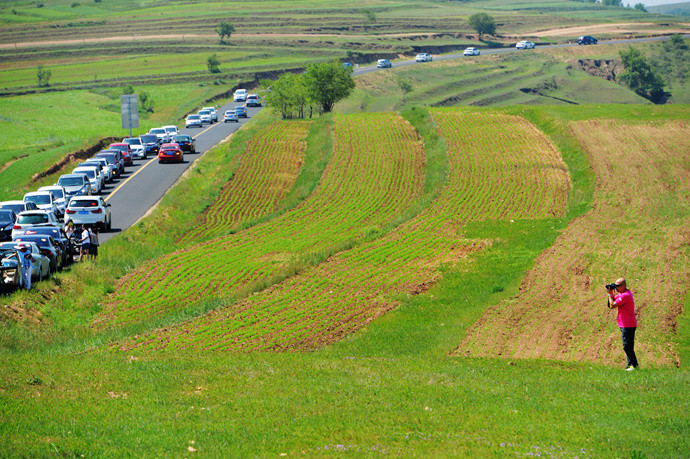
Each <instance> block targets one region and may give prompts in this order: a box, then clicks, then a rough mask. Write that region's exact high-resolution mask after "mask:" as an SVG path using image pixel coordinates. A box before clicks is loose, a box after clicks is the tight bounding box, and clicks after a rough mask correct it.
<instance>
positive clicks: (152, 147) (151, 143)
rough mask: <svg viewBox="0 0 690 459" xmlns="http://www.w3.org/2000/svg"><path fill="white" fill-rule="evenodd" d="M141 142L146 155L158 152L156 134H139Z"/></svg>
mask: <svg viewBox="0 0 690 459" xmlns="http://www.w3.org/2000/svg"><path fill="white" fill-rule="evenodd" d="M139 139H140V140H141V143H142V144H144V148H145V149H146V154H147V155H157V154H158V148H159V146H160V145H159V143H158V136H157V135H156V134H142V135H140V136H139Z"/></svg>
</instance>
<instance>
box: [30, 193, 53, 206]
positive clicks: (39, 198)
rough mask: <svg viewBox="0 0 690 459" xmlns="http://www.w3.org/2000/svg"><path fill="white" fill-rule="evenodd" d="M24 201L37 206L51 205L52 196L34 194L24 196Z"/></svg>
mask: <svg viewBox="0 0 690 459" xmlns="http://www.w3.org/2000/svg"><path fill="white" fill-rule="evenodd" d="M24 201H29V202H33V203H34V204H36V205H39V204H50V195H49V194H32V195H29V196H24Z"/></svg>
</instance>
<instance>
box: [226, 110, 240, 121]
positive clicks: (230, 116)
mask: <svg viewBox="0 0 690 459" xmlns="http://www.w3.org/2000/svg"><path fill="white" fill-rule="evenodd" d="M228 121H234V122H235V123H239V122H240V119H239V118H238V117H237V113H235V110H228V111H227V112H225V114H224V115H223V122H224V123H227V122H228Z"/></svg>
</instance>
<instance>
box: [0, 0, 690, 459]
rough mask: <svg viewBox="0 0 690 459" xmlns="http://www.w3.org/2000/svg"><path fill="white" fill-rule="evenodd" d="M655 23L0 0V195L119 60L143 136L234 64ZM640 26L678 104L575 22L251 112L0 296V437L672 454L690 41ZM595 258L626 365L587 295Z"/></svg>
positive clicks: (105, 97)
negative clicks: (159, 188)
mask: <svg viewBox="0 0 690 459" xmlns="http://www.w3.org/2000/svg"><path fill="white" fill-rule="evenodd" d="M39 5H40V6H39ZM363 8H369V9H371V10H372V11H374V12H375V16H376V20H375V21H373V22H368V21H367V20H366V19H365V16H364V15H363V13H362V9H363ZM480 11H484V12H489V13H490V14H491V15H493V16H495V17H496V19H497V22H498V23H499V30H498V32H499V36H498V37H495V38H494V39H492V42H483V41H480V40H478V38H477V36H476V34H475V33H474V32H473V31H472V30H471V29H470V28H469V25H468V23H467V19H468V18H469V16H470V15H471V14H473V13H475V12H480ZM654 19H657V20H658V23H659V24H654V25H643V26H640V27H639V31H638V33H639V34H644V33H646V32H645V31H646V30H649V29H651V28H655V27H662V28H663V27H668V28H671V27H675V26H676V25H677V24H676V22H675V21H676V20H677V18H676V19H671V18H668V17H663V16H661V17H658V18H657V16H656V15H647V14H644V13H642V12H640V11H638V10H633V9H630V8H609V7H603V6H600V5H592V4H586V3H584V2H575V1H568V0H544V1H540V2H527V1H524V0H510V1H502V0H470V1H463V2H420V1H418V0H407V1H401V0H375V1H367V2H355V3H352V2H350V3H344V2H341V1H339V0H326V1H323V0H319V1H307V0H303V1H298V0H295V1H290V2H276V1H256V2H224V1H210V0H208V1H199V2H188V1H177V0H171V1H165V0H144V1H139V0H137V1H134V0H102V1H99V2H95V1H93V0H78V1H77V2H74V1H73V0H41V1H24V0H9V1H6V2H3V3H2V5H0V23H2V24H3V27H2V28H1V30H0V45H3V44H4V45H6V46H5V47H0V92H2V94H3V95H2V96H0V145H2V147H1V148H0V192H2V194H3V196H4V198H3V199H11V198H19V197H21V195H22V194H23V193H24V192H25V191H28V190H31V189H35V188H36V187H38V186H40V185H43V184H47V183H52V182H54V179H55V177H56V175H57V174H54V175H52V176H48V177H45V178H44V179H42V180H39V181H36V182H33V181H32V177H33V175H34V174H36V173H37V172H41V171H44V170H46V169H47V168H48V167H50V166H51V165H53V164H55V163H56V162H58V161H60V160H62V159H63V158H64V157H65V156H66V155H68V154H70V153H73V152H75V151H77V150H79V149H82V148H85V147H87V146H90V145H93V144H95V143H96V142H97V141H99V140H100V139H103V138H107V137H111V136H116V137H121V136H124V135H125V132H124V131H123V130H121V129H120V114H119V104H118V97H119V94H120V93H121V92H122V88H123V87H124V86H125V85H127V84H134V85H135V89H136V91H137V92H139V91H146V92H147V93H148V94H149V95H150V96H151V98H152V99H153V100H154V102H155V111H154V113H152V114H148V115H145V116H144V115H142V119H141V124H142V127H141V128H140V130H141V131H142V132H143V131H144V130H146V129H148V128H149V127H152V126H155V125H161V124H168V123H176V122H178V121H179V120H181V119H182V118H183V117H184V115H185V114H187V113H189V112H190V111H192V110H195V109H196V108H198V107H200V106H202V105H207V104H208V103H207V101H208V100H209V99H211V98H212V97H214V96H216V95H218V94H223V93H225V92H227V91H229V90H231V89H232V88H233V87H234V86H235V85H237V84H238V83H240V82H244V83H245V84H246V83H247V82H253V75H254V72H256V71H264V72H272V71H275V70H280V69H284V68H286V67H290V68H300V67H303V66H305V65H307V64H308V63H309V62H313V61H315V60H322V59H325V58H331V57H334V58H343V59H345V58H347V59H358V60H357V62H360V63H362V64H363V63H365V62H372V61H374V60H375V59H376V58H377V56H379V55H385V56H386V57H389V56H390V57H391V58H393V59H395V58H402V57H401V56H403V55H404V56H408V57H409V56H411V55H414V53H416V52H417V51H421V50H426V49H429V50H432V52H433V54H438V53H439V52H451V51H455V50H457V49H461V48H462V47H464V46H477V45H478V46H481V47H484V46H510V45H511V44H512V43H514V42H515V41H516V39H517V38H518V37H529V36H531V34H533V33H535V32H538V31H541V30H548V29H554V28H559V27H570V26H575V25H590V24H600V23H604V22H616V23H617V22H652V20H654ZM221 20H228V21H230V22H231V23H233V24H234V25H235V27H236V29H237V31H236V34H234V35H233V36H232V37H231V38H230V39H228V42H229V43H228V44H227V45H221V44H219V43H218V37H217V35H215V33H214V31H213V26H214V25H215V24H216V23H217V22H219V21H221ZM661 24H668V25H661ZM129 27H132V28H134V29H135V30H136V31H137V32H136V34H138V35H136V34H135V36H132V37H131V40H129V38H130V36H131V35H132V34H131V29H129ZM167 35H172V36H167ZM182 35H184V38H183V37H182ZM606 35H608V34H604V35H602V36H606ZM613 35H615V34H613ZM111 36H120V37H122V40H118V41H112V42H105V43H103V42H98V41H90V40H96V39H99V38H103V37H111ZM33 40H38V41H54V42H56V43H55V44H42V45H33V46H20V45H21V44H22V43H26V42H28V41H33ZM68 40H74V42H68ZM80 40H83V41H82V42H81V43H79V41H80ZM564 40H566V41H567V38H564V37H558V36H554V37H549V36H545V37H541V38H539V39H534V41H539V42H541V43H544V42H550V41H564ZM14 43H17V44H18V46H16V47H14V46H12V45H13V44H14ZM636 46H637V45H636ZM639 46H640V48H641V49H642V50H643V51H644V53H645V54H646V55H647V56H648V57H649V58H650V61H651V62H652V63H653V65H654V66H655V68H657V69H660V70H661V71H662V72H663V75H664V78H665V79H666V81H667V84H668V88H669V90H670V91H672V93H673V96H672V102H673V103H672V104H669V105H665V106H654V105H651V104H648V103H647V101H645V100H644V99H641V98H640V97H638V96H636V95H635V94H633V93H632V92H631V91H628V90H627V89H626V88H624V87H623V86H620V85H618V84H615V83H612V82H609V81H606V80H605V79H603V78H601V77H595V76H590V75H588V74H587V73H585V72H584V71H583V70H581V69H580V67H579V66H578V64H577V61H578V59H590V60H607V59H615V58H617V57H618V51H619V50H620V49H624V48H625V46H624V45H606V46H603V45H601V46H596V47H578V48H561V49H552V50H536V51H534V52H525V53H519V54H513V55H506V56H497V55H496V56H490V55H482V56H478V57H474V58H468V59H462V60H456V61H445V62H440V61H435V62H432V63H428V64H424V65H415V66H409V67H402V68H398V69H394V70H391V71H383V72H375V73H372V74H368V75H364V76H362V77H358V78H357V88H356V90H355V92H354V94H353V95H352V96H351V97H350V98H348V99H347V100H344V101H342V102H341V103H339V104H338V106H337V109H336V113H335V114H326V115H323V116H316V117H314V118H313V119H310V120H295V121H279V120H277V119H276V116H277V115H275V114H274V113H271V111H270V110H262V111H261V112H260V113H259V114H257V115H255V116H253V117H252V119H251V122H249V123H246V124H245V125H243V127H242V128H241V129H240V130H238V131H237V132H236V133H235V134H233V136H232V138H231V140H230V141H229V142H227V143H224V144H222V145H220V146H218V147H216V148H214V149H212V150H210V151H208V152H206V153H205V154H204V155H203V157H201V158H199V159H198V160H197V161H195V163H194V165H193V166H192V169H191V170H190V171H189V173H188V174H185V177H184V179H183V180H181V181H179V182H178V183H177V184H176V186H175V187H173V188H172V189H171V190H170V191H169V192H168V193H167V194H166V196H165V197H164V198H163V199H162V201H161V202H160V203H159V205H158V206H157V207H156V209H155V210H153V211H152V212H151V214H150V215H148V216H147V217H146V218H145V219H143V220H141V221H139V222H138V223H137V224H136V225H134V226H133V227H131V228H129V229H128V230H127V231H125V232H123V233H122V234H120V235H118V236H117V237H115V238H113V239H111V240H110V241H109V242H108V243H107V244H105V245H103V246H102V247H101V248H100V255H99V258H98V260H97V261H95V262H92V261H87V262H84V263H80V264H76V265H74V266H72V267H71V268H70V269H67V270H64V271H63V272H61V273H58V274H56V275H54V276H53V277H52V278H51V279H50V280H48V281H44V282H41V283H38V284H35V285H34V286H33V289H32V291H30V292H25V291H19V292H14V293H8V294H3V295H2V296H1V298H2V302H1V304H2V306H1V307H0V312H2V314H0V444H2V453H1V454H0V455H2V456H3V457H47V456H53V455H59V456H74V457H82V456H83V457H89V456H174V457H192V456H194V455H197V454H207V455H213V456H232V457H238V456H283V455H286V456H293V455H301V456H336V455H341V454H350V455H356V456H378V455H384V454H385V455H388V454H393V455H398V456H403V455H404V456H412V455H414V456H472V457H485V456H498V457H514V456H539V457H544V456H548V457H612V458H631V459H632V458H635V459H637V458H644V457H660V458H668V457H670V458H682V457H687V454H688V453H687V451H689V450H690V440H689V439H690V416H689V415H688V413H690V403H689V402H688V397H687V392H688V387H689V385H690V377H689V373H688V370H687V362H688V359H690V322H689V321H688V314H687V310H688V307H690V292H689V290H688V285H690V268H689V267H690V263H688V259H689V257H690V252H689V250H688V248H689V247H690V234H689V233H688V230H687V228H689V227H690V217H689V216H690V209H689V207H690V189H689V188H688V186H689V185H688V184H689V183H690V181H689V180H688V171H690V157H688V154H689V152H690V144H689V143H688V142H689V141H688V138H687V135H686V133H687V132H688V119H690V113H689V111H688V106H687V105H684V103H685V102H687V97H688V95H687V94H688V93H687V84H686V82H685V78H686V74H687V71H686V70H687V61H688V59H686V54H685V53H687V51H679V50H671V51H668V50H666V49H665V48H664V45H663V44H653V45H639ZM348 51H349V52H350V55H349V56H348V54H347V53H348ZM212 53H217V54H218V55H219V57H220V58H221V61H222V63H221V70H222V71H221V73H220V74H211V73H209V72H208V71H207V70H206V69H205V59H206V57H207V56H208V55H210V54H212ZM353 53H354V54H353ZM39 64H42V65H44V66H45V67H46V68H48V69H51V71H52V72H53V76H52V80H51V86H50V87H48V88H37V87H36V78H35V69H36V67H37V65H39ZM109 69H112V70H109ZM266 75H269V74H266ZM400 81H407V82H409V83H410V84H411V85H412V91H411V92H409V93H408V94H405V95H403V93H402V91H401V90H400V87H399V82H400ZM27 92H28V94H23V95H18V94H19V93H27ZM118 133H119V134H118ZM66 168H69V165H67V166H66ZM58 174H59V172H58ZM200 229H203V231H201V230H200ZM620 275H624V276H625V277H627V278H628V281H629V283H630V284H631V288H632V289H633V291H634V293H635V298H636V301H637V306H638V314H639V315H638V318H639V320H640V324H641V325H640V328H639V329H638V341H637V347H636V349H637V351H638V357H639V359H640V362H641V365H642V368H641V369H640V370H639V371H635V372H624V371H622V370H621V368H622V366H623V363H624V355H623V352H622V350H621V345H620V335H619V331H618V329H617V327H616V324H615V318H614V316H613V315H612V313H611V311H608V310H607V309H605V308H604V307H603V306H602V304H603V301H602V299H603V296H602V293H603V288H602V286H603V284H605V283H608V282H611V281H612V280H614V279H615V278H617V277H619V276H620Z"/></svg>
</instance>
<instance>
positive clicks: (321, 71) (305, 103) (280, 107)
mask: <svg viewBox="0 0 690 459" xmlns="http://www.w3.org/2000/svg"><path fill="white" fill-rule="evenodd" d="M261 83H262V86H264V87H266V88H267V91H266V95H265V96H264V98H263V99H264V101H265V102H266V104H267V105H268V106H269V107H272V108H274V109H275V110H277V111H278V113H280V115H281V116H282V117H283V119H287V118H304V117H305V115H306V111H307V110H308V111H309V114H308V116H309V117H311V116H312V114H313V110H314V107H316V108H317V109H318V110H319V112H321V113H326V112H330V111H332V110H333V106H334V105H335V104H336V102H338V101H340V100H342V99H345V98H347V97H348V96H349V95H350V93H351V92H352V90H353V89H354V88H355V80H354V79H353V78H352V68H351V67H345V66H343V65H342V64H341V63H340V62H338V61H330V62H321V63H315V64H310V65H309V66H308V67H307V69H306V70H305V71H304V73H300V74H295V73H285V74H284V75H282V76H281V77H280V78H278V79H277V80H264V81H262V82H261Z"/></svg>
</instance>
